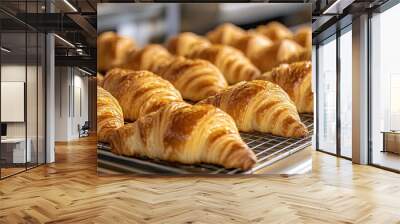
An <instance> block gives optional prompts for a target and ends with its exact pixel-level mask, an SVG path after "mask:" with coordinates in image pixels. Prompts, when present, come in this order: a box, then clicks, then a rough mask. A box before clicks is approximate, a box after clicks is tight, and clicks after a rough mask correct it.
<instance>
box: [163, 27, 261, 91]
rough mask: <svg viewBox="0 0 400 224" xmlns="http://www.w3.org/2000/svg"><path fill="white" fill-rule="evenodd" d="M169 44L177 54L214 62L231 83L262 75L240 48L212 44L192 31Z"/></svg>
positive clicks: (175, 38)
mask: <svg viewBox="0 0 400 224" xmlns="http://www.w3.org/2000/svg"><path fill="white" fill-rule="evenodd" d="M167 45H168V49H169V50H170V51H171V52H172V53H175V54H177V55H181V56H185V57H188V58H197V59H204V60H207V61H209V62H211V63H213V64H214V65H215V66H216V67H217V68H218V69H219V70H220V71H221V72H222V74H223V75H224V76H225V78H226V80H227V81H228V83H229V84H235V83H237V82H240V81H243V80H252V79H255V78H256V77H258V76H259V75H260V71H259V70H258V69H257V68H256V67H255V66H254V65H253V64H252V63H251V62H250V61H249V60H248V59H247V58H246V57H245V56H244V55H243V53H242V52H240V51H239V50H237V49H235V48H232V47H229V46H226V45H215V44H211V43H210V42H209V41H208V40H206V39H205V38H201V37H199V36H197V35H195V34H192V33H182V34H180V35H178V36H176V37H174V38H172V39H171V40H170V41H169V42H168V43H167Z"/></svg>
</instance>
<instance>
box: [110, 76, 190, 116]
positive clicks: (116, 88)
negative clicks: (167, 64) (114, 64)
mask: <svg viewBox="0 0 400 224" xmlns="http://www.w3.org/2000/svg"><path fill="white" fill-rule="evenodd" d="M103 88H104V89H105V90H107V91H109V92H110V93H111V94H112V95H113V96H114V97H115V98H116V99H117V100H118V102H119V104H120V105H121V107H122V110H123V112H124V118H125V119H126V120H129V121H134V120H136V119H138V118H139V117H141V116H144V115H146V114H149V113H151V112H154V111H156V110H158V109H160V108H161V107H163V106H165V105H167V104H169V103H171V102H176V101H183V99H182V97H181V94H180V93H179V91H178V90H176V89H175V88H174V86H173V85H172V84H171V83H170V82H168V81H167V80H164V79H162V78H161V77H160V76H158V75H155V74H153V73H152V72H149V71H131V70H126V69H119V68H115V69H112V70H110V71H109V72H108V73H107V75H106V77H105V78H104V82H103Z"/></svg>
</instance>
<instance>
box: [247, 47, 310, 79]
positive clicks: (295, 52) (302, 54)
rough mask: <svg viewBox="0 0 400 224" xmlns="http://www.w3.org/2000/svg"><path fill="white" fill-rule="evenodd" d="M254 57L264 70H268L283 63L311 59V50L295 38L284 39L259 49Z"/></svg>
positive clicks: (258, 65) (254, 60) (259, 66)
mask: <svg viewBox="0 0 400 224" xmlns="http://www.w3.org/2000/svg"><path fill="white" fill-rule="evenodd" d="M252 59H253V60H252V61H253V63H254V64H255V65H256V66H257V67H258V68H259V69H260V70H261V71H262V72H267V71H270V70H271V69H272V68H274V67H276V66H278V65H280V64H282V63H292V62H296V61H305V60H311V52H310V51H308V50H307V49H305V48H303V47H302V46H300V45H299V44H298V43H296V42H295V41H293V40H282V41H278V42H275V43H274V44H273V45H271V46H269V47H266V48H264V49H262V50H260V51H258V52H257V54H256V55H254V57H252Z"/></svg>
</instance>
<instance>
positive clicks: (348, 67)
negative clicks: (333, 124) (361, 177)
mask: <svg viewBox="0 0 400 224" xmlns="http://www.w3.org/2000/svg"><path fill="white" fill-rule="evenodd" d="M351 48H352V35H351V30H350V31H348V32H346V33H344V34H343V35H341V36H340V122H341V124H340V126H341V129H340V131H341V132H340V135H341V136H340V144H341V145H340V150H341V151H340V154H341V155H343V156H345V157H349V158H351V157H352V148H351V141H352V138H351V136H352V126H351V124H352V109H351V108H352V96H353V95H352V74H353V72H352V49H351Z"/></svg>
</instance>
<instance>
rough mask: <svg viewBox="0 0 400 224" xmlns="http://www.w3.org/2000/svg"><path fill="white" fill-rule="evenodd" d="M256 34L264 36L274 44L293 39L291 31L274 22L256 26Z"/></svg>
mask: <svg viewBox="0 0 400 224" xmlns="http://www.w3.org/2000/svg"><path fill="white" fill-rule="evenodd" d="M256 32H258V33H260V34H262V35H265V36H266V37H268V38H269V39H271V40H272V41H274V42H275V41H281V40H284V39H292V38H293V33H292V31H290V30H289V29H288V28H287V27H286V26H285V25H283V24H282V23H280V22H276V21H273V22H269V23H268V24H267V25H261V26H258V27H257V28H256Z"/></svg>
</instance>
